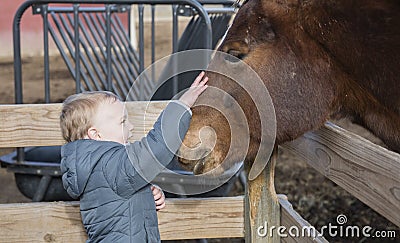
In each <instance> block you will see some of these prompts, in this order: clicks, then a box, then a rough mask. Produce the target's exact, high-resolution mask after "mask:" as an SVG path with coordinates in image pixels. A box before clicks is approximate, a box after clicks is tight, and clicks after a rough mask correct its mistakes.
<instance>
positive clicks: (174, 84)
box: [172, 4, 179, 96]
mask: <svg viewBox="0 0 400 243" xmlns="http://www.w3.org/2000/svg"><path fill="white" fill-rule="evenodd" d="M178 7H179V5H177V4H174V5H172V53H176V52H178ZM177 65H178V64H177V60H176V57H174V58H172V70H173V71H172V73H173V75H174V76H173V77H172V95H173V96H174V95H176V94H177V93H178V76H177V70H178V67H177Z"/></svg>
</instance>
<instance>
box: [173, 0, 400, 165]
mask: <svg viewBox="0 0 400 243" xmlns="http://www.w3.org/2000/svg"><path fill="white" fill-rule="evenodd" d="M399 13H400V2H399V1H398V0H380V1H375V0H325V1H319V0H249V1H247V2H245V3H244V4H243V5H242V6H241V8H240V10H239V11H238V13H237V15H236V17H235V19H234V21H233V24H232V26H231V27H230V29H229V30H228V33H227V35H226V37H225V39H224V41H223V43H222V44H221V45H220V47H219V50H220V51H222V52H225V53H228V54H231V55H233V56H235V57H237V58H239V59H241V60H242V61H244V62H245V63H247V64H248V65H249V66H250V67H251V68H252V69H254V70H255V71H256V72H257V74H258V75H259V76H260V77H261V79H262V80H263V83H264V85H265V86H266V88H267V89H268V91H269V93H270V96H271V98H272V101H273V104H274V107H275V113H276V122H277V123H276V126H277V130H276V142H277V143H278V144H282V143H284V142H286V141H290V140H293V139H295V138H297V137H299V136H301V135H302V134H304V133H305V132H307V131H310V130H315V129H318V128H319V127H321V126H322V125H323V124H324V123H325V122H326V121H327V120H329V119H333V118H343V117H347V118H351V119H352V121H353V122H355V123H358V124H360V125H362V126H364V127H365V128H367V129H369V130H370V131H371V132H372V133H373V134H375V135H376V136H377V137H379V138H380V139H381V140H382V141H383V142H384V143H385V144H386V145H387V146H388V147H389V148H390V149H392V150H393V151H397V152H400V78H399V76H400V28H399V26H400V14H399ZM236 61H237V60H235V59H234V58H232V59H229V58H226V59H213V60H212V62H211V64H210V66H214V67H215V66H224V65H225V66H232V65H236V64H235V63H236ZM208 76H209V78H210V81H209V85H210V86H214V87H218V88H220V89H222V90H224V91H225V92H227V93H228V94H229V95H231V96H232V97H233V98H234V99H235V100H236V101H237V102H238V104H239V105H240V107H241V108H242V110H243V111H244V114H245V116H246V118H247V122H248V127H249V149H248V151H247V155H246V160H248V161H252V160H253V159H254V157H255V155H256V153H257V150H258V148H259V143H260V133H259V130H260V121H261V120H262V119H264V118H263V117H260V116H259V115H257V114H259V113H258V112H257V109H256V107H255V103H254V102H257V101H255V100H253V99H251V97H250V96H249V94H247V93H246V92H245V91H244V90H243V89H242V88H241V87H240V85H238V84H237V83H235V82H234V81H233V80H232V79H229V78H227V77H224V76H223V75H218V74H216V73H208ZM221 99H223V98H221V97H220V96H216V95H215V94H213V92H212V90H206V92H205V93H203V94H202V95H201V96H200V98H199V100H198V103H203V102H205V103H207V101H208V102H209V101H210V100H221ZM228 103H229V102H228ZM223 105H225V106H226V107H229V104H223ZM202 127H211V128H212V129H213V130H214V131H213V134H215V135H216V137H217V138H216V141H215V145H214V144H213V146H214V147H213V150H212V151H211V150H210V149H208V148H207V146H209V145H207V139H204V138H202V139H201V140H200V138H199V131H200V129H201V128H202ZM209 130H210V129H209ZM239 130H240V129H239ZM231 132H233V131H231V130H230V127H229V124H228V121H227V119H226V118H224V116H223V114H221V113H220V112H219V111H217V110H215V109H212V108H210V107H206V106H200V107H195V108H194V109H193V119H192V123H191V125H190V129H189V132H188V134H187V135H186V137H185V140H184V144H185V145H186V146H187V147H189V148H193V147H196V148H197V149H196V150H193V151H191V152H190V153H195V154H196V153H197V155H196V156H195V157H196V159H184V158H181V159H180V161H181V162H182V163H183V165H184V166H186V168H187V169H189V170H194V172H195V173H204V172H206V171H209V170H211V169H212V168H215V167H216V166H217V165H218V164H220V163H221V162H222V161H223V160H224V158H225V156H226V154H227V152H228V150H229V144H230V143H231V139H232V138H231ZM239 132H240V131H239ZM239 150H240V149H239ZM196 151H197V152H196ZM205 151H206V152H205ZM240 152H242V153H243V151H240ZM180 154H181V155H182V156H185V155H186V154H188V149H187V148H183V147H182V148H181V149H180ZM202 156H203V157H204V156H205V157H204V158H203V159H198V158H199V157H202Z"/></svg>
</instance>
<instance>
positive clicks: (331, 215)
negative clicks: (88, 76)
mask: <svg viewBox="0 0 400 243" xmlns="http://www.w3.org/2000/svg"><path fill="white" fill-rule="evenodd" d="M157 39H158V40H159V42H158V44H157V45H158V46H159V47H160V48H162V49H163V52H162V53H165V55H166V54H168V53H169V51H170V49H169V45H170V43H168V41H167V39H166V37H165V36H164V37H163V36H158V37H157ZM162 53H161V54H160V53H159V55H160V56H161V55H162ZM50 70H51V76H50V77H51V90H52V91H51V92H52V96H51V101H52V102H60V101H62V100H63V99H65V98H66V97H67V96H68V95H70V94H72V93H74V90H75V88H74V85H73V81H72V79H71V76H70V74H69V73H68V71H67V69H66V66H65V64H64V62H63V60H62V59H61V58H60V57H57V56H56V57H51V60H50ZM23 80H24V102H25V103H40V102H42V101H43V97H44V82H43V58H42V57H26V58H23ZM0 85H1V88H0V104H7V103H14V82H13V60H12V59H11V58H9V59H1V60H0ZM342 125H344V126H346V127H350V128H351V129H352V130H353V131H355V132H357V133H359V134H360V135H363V136H365V137H368V138H370V139H371V140H373V141H375V142H377V143H379V140H377V139H375V138H373V137H372V136H371V135H370V134H369V133H368V132H367V131H365V130H364V129H362V128H360V127H358V126H355V125H352V124H350V123H349V122H347V121H342ZM10 151H11V150H10V149H3V150H0V154H5V153H8V152H10ZM275 181H276V191H277V192H278V193H282V194H286V195H287V196H288V199H289V201H290V202H291V203H292V204H293V207H294V209H295V210H296V211H297V212H299V213H300V215H302V216H303V217H304V218H305V219H306V220H308V221H309V222H310V223H311V225H314V226H315V227H316V228H317V229H319V228H321V227H322V226H324V225H328V223H330V222H331V223H336V217H337V216H338V215H339V214H344V215H346V216H347V217H348V220H349V221H348V223H347V225H358V226H366V225H369V226H371V227H372V228H374V229H378V230H396V231H397V237H396V238H395V239H379V240H377V239H375V240H374V239H366V238H345V239H344V238H338V237H336V238H328V237H327V239H328V240H329V241H330V242H400V232H399V229H398V227H396V226H395V225H393V224H392V223H390V222H389V221H388V220H386V219H385V218H384V217H382V216H380V215H379V214H377V213H376V212H374V211H373V210H372V209H370V208H369V207H368V206H366V205H364V204H363V203H362V202H360V201H359V200H357V199H356V198H354V197H353V196H351V195H350V194H349V193H347V192H346V191H344V190H343V189H341V188H340V187H338V186H336V185H335V184H334V183H332V182H331V181H329V180H327V179H326V178H325V177H324V176H323V175H321V174H319V173H318V172H317V171H315V170H314V169H312V168H311V167H309V166H308V165H307V164H306V163H305V162H303V161H302V160H300V159H299V158H297V157H296V156H294V155H292V154H290V153H288V152H286V151H280V153H279V159H278V164H277V168H276V179H275ZM0 191H1V194H0V203H14V202H29V201H30V200H29V199H28V198H26V197H24V196H23V195H22V194H21V193H20V192H19V191H18V189H17V188H16V185H15V181H14V176H13V174H11V173H10V172H7V171H6V169H4V168H1V169H0ZM242 193H243V188H242V186H241V185H240V183H237V184H236V186H235V190H234V191H232V193H231V194H232V195H238V194H242ZM186 242H192V241H186ZM193 242H194V241H193ZM209 242H242V240H240V239H237V240H233V239H232V240H218V239H216V240H212V241H209Z"/></svg>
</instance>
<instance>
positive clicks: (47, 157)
mask: <svg viewBox="0 0 400 243" xmlns="http://www.w3.org/2000/svg"><path fill="white" fill-rule="evenodd" d="M60 148H61V147H60V146H45V147H32V148H24V158H25V160H24V161H21V162H18V161H16V157H17V153H16V152H13V153H10V154H7V155H4V156H2V157H0V162H1V166H2V167H6V168H7V169H8V171H11V172H13V173H14V175H15V182H16V184H17V187H18V190H19V191H20V192H21V193H22V194H23V195H25V196H26V197H28V198H30V199H32V200H33V201H61V200H62V201H70V200H73V199H72V198H71V197H69V196H68V194H67V192H66V191H65V190H64V188H63V187H62V182H61V172H60V159H61V158H60Z"/></svg>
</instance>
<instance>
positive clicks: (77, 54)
mask: <svg viewBox="0 0 400 243" xmlns="http://www.w3.org/2000/svg"><path fill="white" fill-rule="evenodd" d="M78 10H79V4H74V43H75V56H74V58H75V74H76V75H75V85H76V86H75V87H76V91H75V92H76V93H80V92H81V67H80V63H81V61H80V59H81V55H80V51H79V24H77V23H78V22H79V16H78V13H79V12H78Z"/></svg>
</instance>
